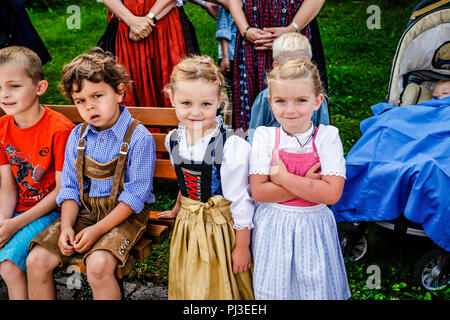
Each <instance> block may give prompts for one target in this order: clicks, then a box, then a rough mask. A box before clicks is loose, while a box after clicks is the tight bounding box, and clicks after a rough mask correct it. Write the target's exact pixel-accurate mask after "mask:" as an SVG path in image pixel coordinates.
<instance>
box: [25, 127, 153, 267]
mask: <svg viewBox="0 0 450 320" xmlns="http://www.w3.org/2000/svg"><path fill="white" fill-rule="evenodd" d="M138 124H139V122H138V121H137V120H133V122H132V123H131V124H130V126H129V127H128V130H127V132H126V134H125V137H124V140H123V142H122V144H121V147H120V152H119V156H118V157H116V158H115V159H113V160H111V161H110V162H108V163H105V164H102V163H99V162H97V161H95V160H93V159H91V158H89V157H88V156H86V155H85V145H86V142H85V140H84V138H81V137H82V136H83V133H84V131H85V130H86V127H87V123H83V125H82V127H81V131H80V139H79V141H78V145H77V158H76V161H75V164H74V166H75V168H76V170H77V180H78V185H79V189H80V200H81V203H82V207H81V208H80V212H79V214H78V217H77V219H76V221H75V224H74V226H73V229H74V231H75V234H77V233H78V232H80V231H81V230H83V229H84V228H86V227H89V226H92V225H94V224H95V223H97V222H98V221H99V220H101V219H103V218H104V217H105V216H106V215H107V214H109V213H110V212H111V211H112V210H113V209H114V208H115V207H116V206H117V204H118V200H117V199H118V195H119V193H120V192H121V191H122V190H123V183H124V176H125V174H124V169H126V164H127V154H128V147H129V143H130V140H131V136H132V135H133V131H134V129H135V128H136V126H137V125H138ZM83 176H86V177H89V178H91V179H94V180H104V179H110V178H113V184H112V187H111V193H110V195H109V196H107V197H95V198H94V197H89V195H88V193H86V192H85V190H84V181H83ZM149 210H150V209H149V207H148V206H147V205H146V206H145V207H144V209H143V210H142V211H141V212H140V213H138V214H136V213H132V214H131V215H130V216H129V217H128V218H127V219H126V220H125V221H123V222H122V223H120V224H119V225H118V226H116V227H114V228H112V229H111V230H110V231H109V232H107V233H105V234H103V235H102V236H101V237H100V238H99V239H98V240H97V242H96V243H95V244H94V245H93V246H92V247H91V248H90V249H88V250H87V251H86V252H85V253H83V260H85V259H86V257H87V256H88V255H89V254H90V253H92V252H94V251H97V250H107V251H109V252H110V253H111V254H112V255H113V256H115V257H116V258H117V259H118V260H119V261H120V263H119V265H120V266H124V265H125V263H126V261H127V259H128V256H129V252H130V249H131V248H132V247H133V246H134V245H135V244H136V242H137V241H138V240H139V239H140V237H141V236H142V235H143V233H144V232H145V229H146V225H147V220H148V217H149ZM60 233H61V219H60V218H59V219H57V220H55V222H54V223H53V224H51V225H50V226H49V227H47V228H46V229H45V230H44V231H42V232H41V233H40V234H39V235H37V236H36V237H35V238H34V239H33V240H32V241H31V242H30V246H29V249H30V250H31V248H32V247H33V245H34V244H39V245H41V246H42V247H44V248H46V249H47V250H49V251H50V252H52V253H54V254H55V255H57V256H58V257H59V258H60V260H61V262H60V266H61V267H62V266H64V265H67V264H68V263H69V261H70V258H71V257H66V256H63V255H62V254H61V251H60V249H59V247H58V239H59V235H60ZM84 262H85V261H84Z"/></svg>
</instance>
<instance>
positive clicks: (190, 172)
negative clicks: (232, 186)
mask: <svg viewBox="0 0 450 320" xmlns="http://www.w3.org/2000/svg"><path fill="white" fill-rule="evenodd" d="M231 135H233V133H232V131H230V130H226V129H225V128H224V127H223V126H222V127H221V128H220V131H219V132H218V133H217V134H215V135H213V136H212V137H211V139H210V141H209V143H208V147H207V148H206V151H205V154H204V156H203V160H202V161H201V162H197V161H193V160H189V159H186V158H183V157H182V156H181V155H180V152H179V142H178V129H176V130H175V131H174V133H173V134H172V135H171V137H170V152H171V155H172V160H173V165H174V168H175V172H176V174H177V180H178V186H179V188H180V191H181V194H182V195H183V196H184V197H187V198H191V199H193V200H198V201H201V202H207V201H208V199H209V198H211V197H212V196H215V195H218V194H220V195H222V186H221V182H220V181H221V179H220V167H221V164H222V160H223V149H224V146H225V142H226V140H227V138H229V137H230V136H231Z"/></svg>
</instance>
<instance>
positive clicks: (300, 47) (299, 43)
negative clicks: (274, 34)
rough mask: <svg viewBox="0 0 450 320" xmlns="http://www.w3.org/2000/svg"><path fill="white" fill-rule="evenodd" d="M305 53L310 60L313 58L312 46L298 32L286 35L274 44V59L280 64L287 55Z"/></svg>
mask: <svg viewBox="0 0 450 320" xmlns="http://www.w3.org/2000/svg"><path fill="white" fill-rule="evenodd" d="M297 51H304V52H305V53H306V57H307V58H308V60H311V58H312V51H311V44H310V43H309V40H308V38H307V37H305V36H304V35H302V34H300V33H297V32H289V33H284V34H282V35H281V36H280V37H278V38H277V39H275V41H274V42H273V44H272V57H273V59H274V60H275V62H277V63H278V64H280V63H282V62H283V61H281V60H282V57H283V55H284V54H286V53H291V52H297Z"/></svg>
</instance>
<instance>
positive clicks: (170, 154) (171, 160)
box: [164, 129, 176, 165]
mask: <svg viewBox="0 0 450 320" xmlns="http://www.w3.org/2000/svg"><path fill="white" fill-rule="evenodd" d="M175 130H176V129H174V130H172V131H170V132H169V133H168V134H167V135H166V138H165V139H164V146H165V147H166V150H167V152H168V153H169V156H170V162H171V163H172V165H173V159H172V153H171V150H170V137H171V136H172V134H173V132H174V131H175Z"/></svg>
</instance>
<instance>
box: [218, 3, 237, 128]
mask: <svg viewBox="0 0 450 320" xmlns="http://www.w3.org/2000/svg"><path fill="white" fill-rule="evenodd" d="M236 33H237V26H236V23H235V22H234V20H233V17H232V16H231V13H230V11H228V10H227V9H226V8H225V7H224V6H220V7H219V13H218V16H217V27H216V39H217V40H218V41H219V46H218V47H219V49H218V51H219V67H220V71H221V72H222V74H223V75H224V77H225V88H226V90H227V97H228V101H230V102H231V101H232V100H233V71H234V49H235V44H236ZM225 106H226V109H225V110H224V125H225V126H227V127H228V128H231V127H232V122H233V119H232V113H233V107H232V104H231V103H226V104H225Z"/></svg>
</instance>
